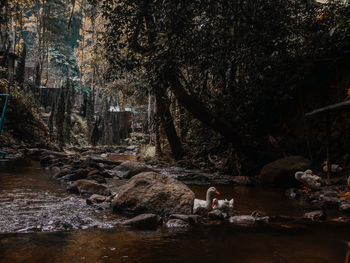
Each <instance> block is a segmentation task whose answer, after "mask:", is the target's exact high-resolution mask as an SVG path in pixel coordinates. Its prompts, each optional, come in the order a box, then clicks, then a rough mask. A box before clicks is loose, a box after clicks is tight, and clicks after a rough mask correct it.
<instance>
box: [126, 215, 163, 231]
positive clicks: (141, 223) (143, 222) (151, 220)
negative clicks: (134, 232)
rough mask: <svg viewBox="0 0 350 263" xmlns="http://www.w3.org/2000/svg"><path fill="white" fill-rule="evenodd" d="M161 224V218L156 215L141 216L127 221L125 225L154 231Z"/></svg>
mask: <svg viewBox="0 0 350 263" xmlns="http://www.w3.org/2000/svg"><path fill="white" fill-rule="evenodd" d="M161 222H162V219H161V217H160V216H158V215H156V214H141V215H138V216H136V217H134V218H132V219H129V220H127V221H125V222H124V223H123V225H125V226H130V227H132V228H137V229H154V228H156V227H157V226H158V225H159V224H160V223H161Z"/></svg>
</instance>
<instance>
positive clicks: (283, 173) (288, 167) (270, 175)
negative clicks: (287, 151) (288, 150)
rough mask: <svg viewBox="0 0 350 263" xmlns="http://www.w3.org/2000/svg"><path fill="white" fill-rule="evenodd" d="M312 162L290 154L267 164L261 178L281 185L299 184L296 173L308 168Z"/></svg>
mask: <svg viewBox="0 0 350 263" xmlns="http://www.w3.org/2000/svg"><path fill="white" fill-rule="evenodd" d="M310 166H311V162H310V161H309V160H307V159H305V158H304V157H302V156H290V157H287V158H283V159H279V160H276V161H274V162H271V163H269V164H266V165H265V166H264V167H263V168H262V170H261V172H260V175H259V178H260V179H261V180H262V181H263V182H264V183H268V184H275V185H279V186H297V185H298V184H299V182H298V181H297V180H296V179H295V177H294V174H295V173H296V172H297V171H300V170H306V169H308V168H309V167H310Z"/></svg>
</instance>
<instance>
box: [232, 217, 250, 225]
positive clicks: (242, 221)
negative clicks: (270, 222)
mask: <svg viewBox="0 0 350 263" xmlns="http://www.w3.org/2000/svg"><path fill="white" fill-rule="evenodd" d="M229 221H230V223H232V224H236V225H252V224H254V223H255V218H254V217H253V216H247V215H244V216H231V217H230V219H229Z"/></svg>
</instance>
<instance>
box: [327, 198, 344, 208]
mask: <svg viewBox="0 0 350 263" xmlns="http://www.w3.org/2000/svg"><path fill="white" fill-rule="evenodd" d="M339 205H340V199H339V198H338V197H327V196H325V197H323V206H324V207H325V208H338V207H339Z"/></svg>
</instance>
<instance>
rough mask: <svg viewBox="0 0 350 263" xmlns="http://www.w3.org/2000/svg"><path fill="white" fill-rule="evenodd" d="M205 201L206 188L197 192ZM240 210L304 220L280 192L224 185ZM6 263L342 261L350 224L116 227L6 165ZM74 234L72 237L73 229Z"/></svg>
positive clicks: (2, 243) (110, 217)
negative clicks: (175, 228)
mask: <svg viewBox="0 0 350 263" xmlns="http://www.w3.org/2000/svg"><path fill="white" fill-rule="evenodd" d="M192 188H193V190H194V191H195V192H196V196H197V197H199V198H204V195H205V191H206V187H192ZM217 188H218V189H219V191H221V193H222V197H224V198H226V197H227V198H231V197H234V198H235V200H236V202H235V207H236V209H237V210H239V211H240V212H244V213H245V212H246V213H250V212H251V211H253V210H262V211H265V212H266V213H267V214H278V213H280V214H286V215H288V214H289V215H298V214H300V213H302V212H303V211H301V210H300V209H298V207H297V205H296V203H295V202H296V201H293V200H289V199H288V198H287V197H286V196H285V195H284V192H283V191H281V190H279V189H274V188H271V189H262V188H257V187H252V188H246V187H232V186H231V187H230V186H218V187H217ZM0 209H1V215H0V232H2V233H3V234H0V262H9V263H10V262H11V263H12V262H60V263H61V262H62V263H65V262H67V263H68V262H254V263H255V262H263V263H265V262H266V263H275V262H276V263H284V262H306V263H308V262H310V263H311V262H312V263H313V262H315V263H316V262H317V263H322V262H330V263H335V262H344V258H345V253H346V246H345V241H348V240H349V239H350V236H349V234H350V227H349V225H330V224H309V225H291V227H292V228H285V227H282V226H280V225H278V224H276V225H268V226H260V227H236V226H233V225H231V224H229V223H224V224H222V225H217V226H198V227H194V228H192V229H189V230H180V231H179V230H178V231H175V230H167V229H158V230H157V231H131V230H127V229H123V228H120V227H116V226H115V225H116V224H117V222H119V221H120V220H121V217H120V216H118V215H114V214H112V212H111V209H110V208H108V207H107V208H104V207H100V208H96V207H91V206H87V205H86V204H85V200H84V199H81V198H79V197H78V196H72V195H68V194H67V193H66V191H65V189H64V187H63V186H61V185H59V184H58V183H57V182H56V181H54V180H52V179H51V178H50V176H49V175H47V174H46V173H45V172H44V171H42V170H41V169H40V167H39V165H38V164H37V163H32V162H17V163H8V164H5V165H3V166H0ZM67 230H69V231H67Z"/></svg>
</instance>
